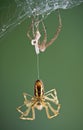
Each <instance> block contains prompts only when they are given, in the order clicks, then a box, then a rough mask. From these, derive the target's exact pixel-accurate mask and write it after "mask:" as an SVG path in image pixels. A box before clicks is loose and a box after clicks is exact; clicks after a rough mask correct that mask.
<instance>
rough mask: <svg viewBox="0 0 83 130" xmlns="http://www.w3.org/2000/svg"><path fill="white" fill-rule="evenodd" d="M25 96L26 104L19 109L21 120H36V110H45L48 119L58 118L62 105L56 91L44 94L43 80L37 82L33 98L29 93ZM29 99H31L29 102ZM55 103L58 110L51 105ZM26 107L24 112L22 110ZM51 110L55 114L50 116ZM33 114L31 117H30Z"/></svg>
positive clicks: (24, 94)
mask: <svg viewBox="0 0 83 130" xmlns="http://www.w3.org/2000/svg"><path fill="white" fill-rule="evenodd" d="M23 96H24V104H23V105H21V106H19V107H18V108H17V110H18V112H20V113H21V116H20V119H22V120H34V119H35V109H38V110H42V109H43V108H45V110H46V114H47V117H48V118H49V119H51V118H53V117H55V116H57V115H58V114H59V110H60V104H59V101H58V98H57V93H56V90H55V89H52V90H50V91H48V92H46V93H44V85H43V82H42V81H41V80H36V82H35V85H34V96H31V95H29V94H27V93H23ZM27 97H31V99H30V100H28V98H27ZM51 103H54V104H55V105H56V107H57V109H54V108H53V107H52V105H51ZM23 106H25V107H26V110H25V111H24V112H23V111H22V110H21V109H22V107H23ZM49 110H50V111H51V112H52V113H53V115H52V114H50V113H49ZM30 113H31V115H30V117H28V115H29V114H30Z"/></svg>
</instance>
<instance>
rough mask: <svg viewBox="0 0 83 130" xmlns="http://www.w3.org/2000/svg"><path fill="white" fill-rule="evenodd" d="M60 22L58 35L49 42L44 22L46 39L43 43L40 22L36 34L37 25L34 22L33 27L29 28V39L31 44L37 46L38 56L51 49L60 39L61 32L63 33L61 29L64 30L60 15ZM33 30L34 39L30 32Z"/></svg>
mask: <svg viewBox="0 0 83 130" xmlns="http://www.w3.org/2000/svg"><path fill="white" fill-rule="evenodd" d="M58 13H59V11H58ZM58 20H59V26H58V28H57V31H56V33H55V34H54V37H53V38H52V39H51V40H50V41H49V42H47V32H46V28H45V25H44V23H43V21H42V27H43V32H44V39H43V42H41V43H40V41H39V39H40V37H41V34H40V31H39V28H38V26H39V22H37V24H36V25H37V26H36V31H35V32H34V26H35V23H34V21H33V20H32V24H31V26H30V27H29V30H28V32H27V36H28V38H29V39H30V41H31V44H32V45H34V46H35V51H36V54H39V52H40V51H41V52H44V51H45V50H46V48H47V47H49V46H50V45H51V44H52V43H53V42H54V41H55V40H56V39H57V37H58V35H59V33H60V31H61V28H62V22H61V16H60V13H59V14H58ZM31 30H32V35H33V38H32V37H31V36H30V31H31Z"/></svg>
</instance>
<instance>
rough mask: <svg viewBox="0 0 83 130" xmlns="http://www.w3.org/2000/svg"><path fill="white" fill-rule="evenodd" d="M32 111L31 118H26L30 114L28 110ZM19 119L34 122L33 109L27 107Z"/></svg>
mask: <svg viewBox="0 0 83 130" xmlns="http://www.w3.org/2000/svg"><path fill="white" fill-rule="evenodd" d="M31 109H32V117H26V116H28V114H29V113H30V110H31ZM20 119H22V120H34V119H35V110H34V107H32V108H31V107H29V108H28V109H27V110H26V111H25V112H24V113H23V114H22V115H21V116H20Z"/></svg>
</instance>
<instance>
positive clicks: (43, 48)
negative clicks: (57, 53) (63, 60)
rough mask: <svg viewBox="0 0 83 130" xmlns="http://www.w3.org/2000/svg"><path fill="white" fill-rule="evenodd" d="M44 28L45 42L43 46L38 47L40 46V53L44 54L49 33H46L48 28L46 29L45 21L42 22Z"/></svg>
mask: <svg viewBox="0 0 83 130" xmlns="http://www.w3.org/2000/svg"><path fill="white" fill-rule="evenodd" d="M42 26H43V32H44V40H43V42H42V43H41V44H38V45H39V49H40V51H42V52H44V51H45V49H46V42H47V33H46V28H45V25H44V23H43V21H42Z"/></svg>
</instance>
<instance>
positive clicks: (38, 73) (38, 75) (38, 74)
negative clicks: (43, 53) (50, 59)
mask: <svg viewBox="0 0 83 130" xmlns="http://www.w3.org/2000/svg"><path fill="white" fill-rule="evenodd" d="M37 78H38V79H39V78H40V72H39V55H37Z"/></svg>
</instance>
